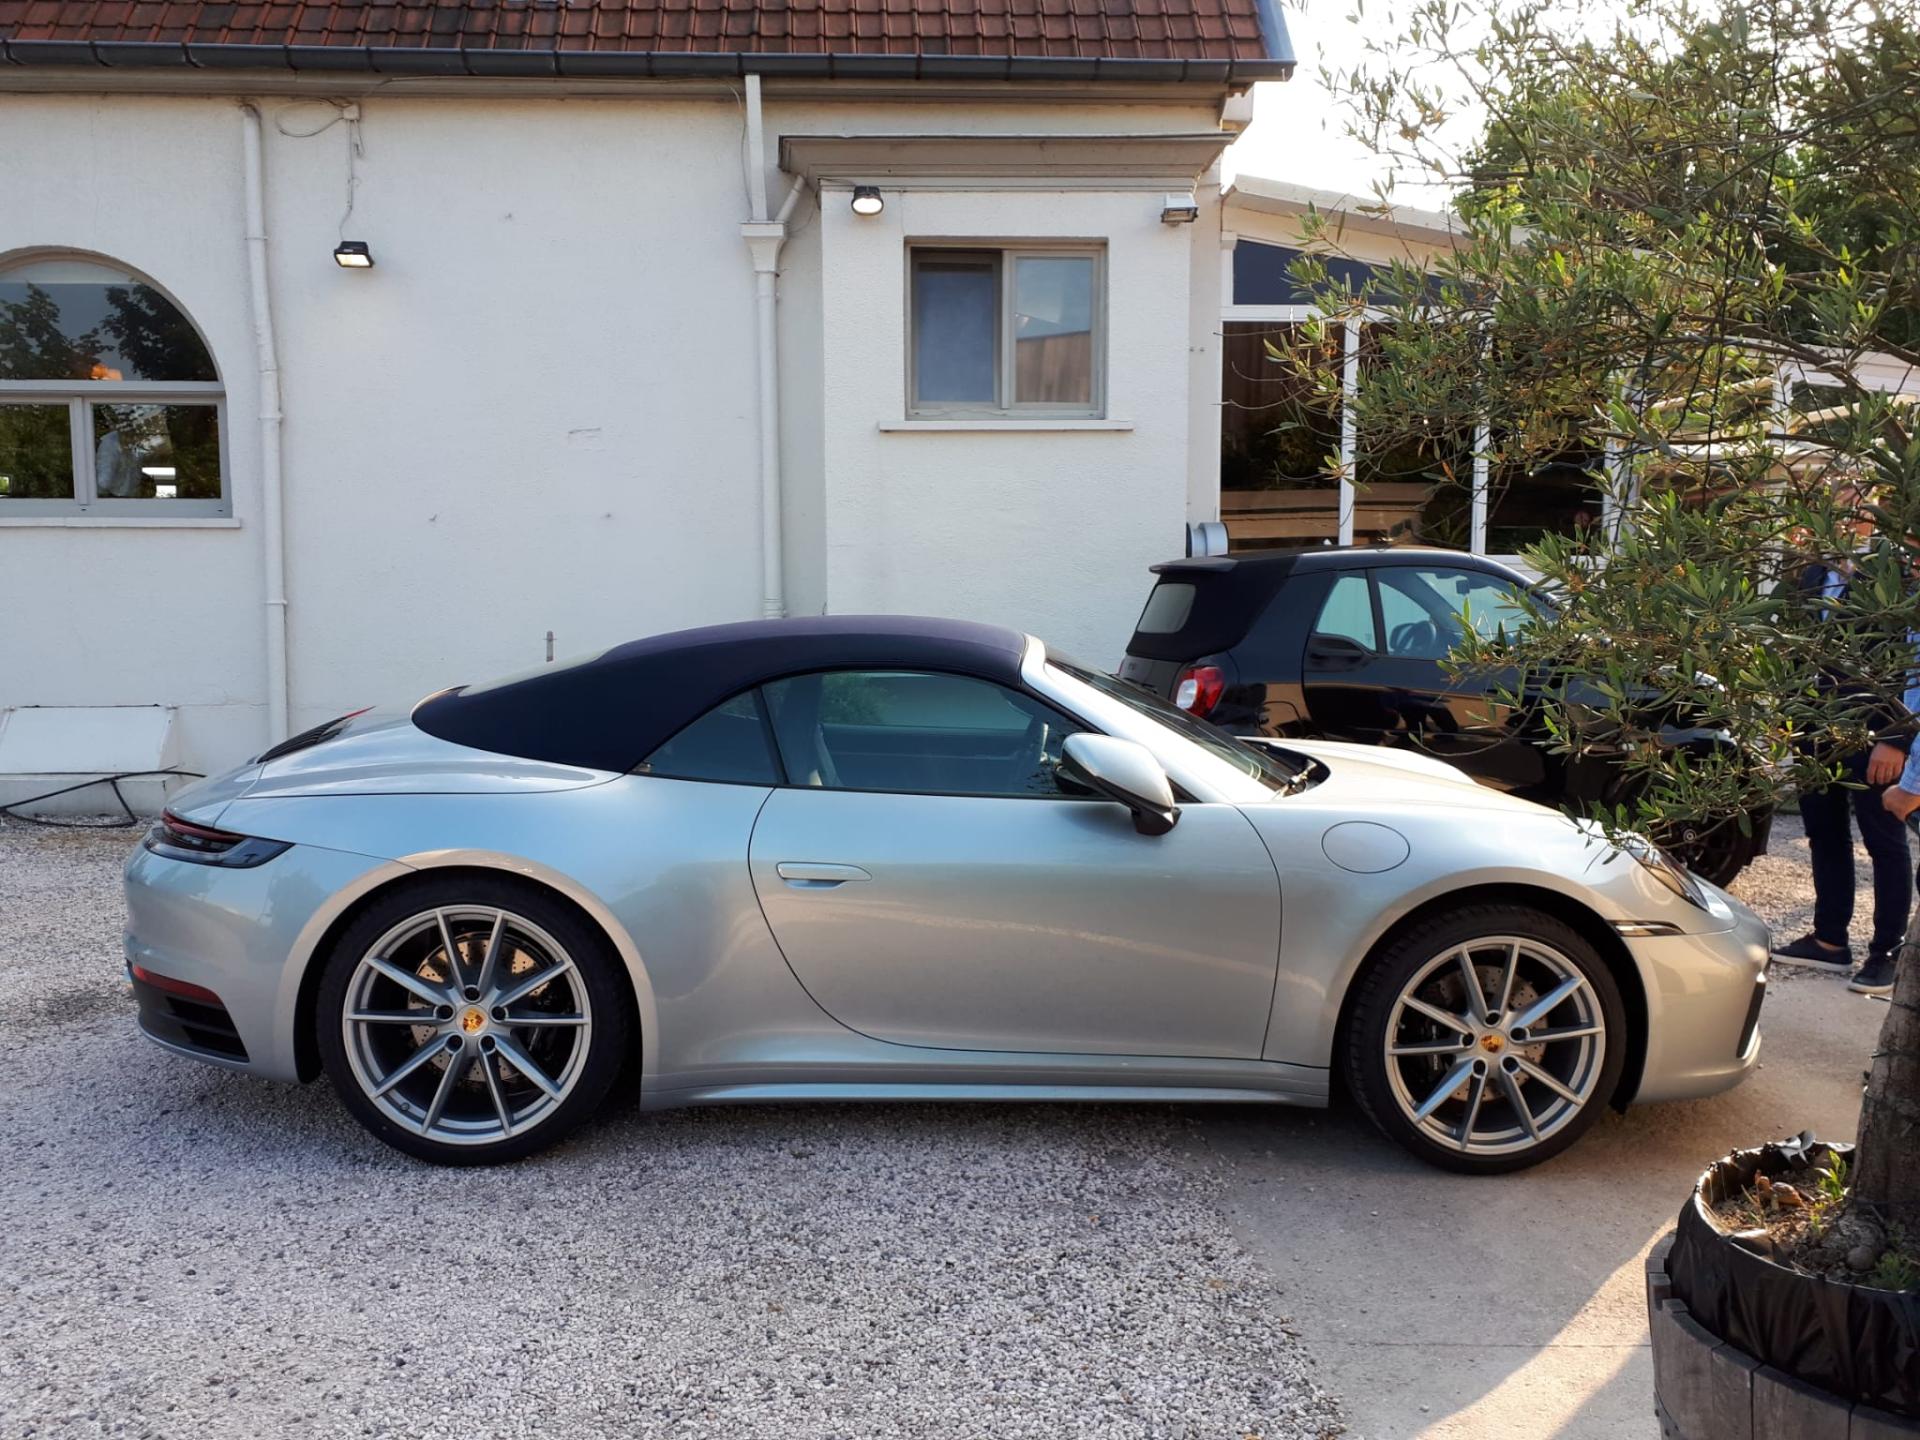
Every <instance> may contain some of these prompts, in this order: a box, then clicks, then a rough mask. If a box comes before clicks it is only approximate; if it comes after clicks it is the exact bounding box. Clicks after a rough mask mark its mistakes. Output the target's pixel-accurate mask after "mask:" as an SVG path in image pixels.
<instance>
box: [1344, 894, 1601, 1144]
mask: <svg viewBox="0 0 1920 1440" xmlns="http://www.w3.org/2000/svg"><path fill="white" fill-rule="evenodd" d="M1626 1013H1627V1012H1626V1004H1625V1001H1624V1000H1623V999H1622V997H1621V993H1620V982H1619V981H1618V980H1617V979H1616V978H1615V975H1614V972H1613V970H1612V969H1611V968H1610V967H1609V965H1608V962H1607V960H1606V959H1604V958H1603V955H1602V951H1601V950H1600V949H1599V948H1597V947H1596V946H1595V944H1594V943H1593V941H1591V940H1589V939H1588V938H1587V936H1586V934H1584V933H1582V931H1581V930H1579V929H1575V928H1574V926H1573V925H1572V924H1570V923H1569V921H1568V920H1567V919H1565V918H1562V917H1561V916H1559V915H1554V914H1548V913H1544V912H1542V911H1539V910H1535V909H1533V908H1532V907H1531V906H1528V905H1523V904H1504V903H1499V902H1491V903H1483V904H1478V905H1475V904H1468V905H1464V906H1462V907H1461V908H1459V909H1458V910H1455V911H1451V912H1443V913H1441V914H1438V915H1434V916H1431V917H1429V918H1426V919H1423V920H1421V921H1419V922H1417V923H1416V924H1414V925H1412V926H1410V927H1408V928H1406V929H1405V930H1403V931H1402V932H1400V933H1398V934H1396V935H1394V936H1392V937H1391V938H1390V939H1389V940H1388V941H1386V942H1384V943H1383V944H1382V945H1381V947H1380V948H1379V950H1378V951H1377V952H1376V953H1375V954H1374V955H1372V956H1370V957H1369V958H1368V961H1367V965H1366V968H1365V969H1364V970H1363V971H1362V972H1361V974H1360V976H1359V978H1358V979H1357V980H1356V981H1355V984H1354V994H1353V996H1352V999H1351V1005H1350V1010H1349V1015H1348V1018H1347V1020H1346V1021H1345V1022H1344V1024H1343V1034H1344V1038H1343V1041H1342V1060H1343V1068H1344V1069H1345V1072H1346V1079H1347V1089H1348V1092H1349V1093H1350V1094H1351V1095H1352V1096H1353V1097H1354V1099H1355V1100H1357V1101H1358V1102H1359V1104H1360V1107H1361V1109H1363V1110H1364V1111H1365V1112H1366V1113H1367V1115H1368V1117H1369V1118H1371V1119H1372V1120H1373V1122H1374V1124H1376V1125H1378V1126H1379V1127H1380V1128H1381V1129H1382V1130H1383V1131H1385V1132H1386V1133H1387V1135H1389V1136H1390V1137H1391V1138H1393V1139H1395V1140H1397V1141H1399V1142H1400V1143H1401V1144H1402V1145H1404V1146H1406V1147H1407V1149H1409V1150H1411V1151H1412V1152H1413V1153H1414V1154H1416V1155H1418V1156H1420V1157H1421V1158H1422V1159H1424V1160H1427V1161H1430V1162H1431V1163H1433V1164H1435V1165H1440V1166H1443V1167H1445V1168H1447V1169H1450V1170H1460V1171H1465V1172H1468V1173H1470V1174H1482V1175H1487V1174H1497V1173H1499V1172H1501V1171H1507V1170H1518V1169H1522V1168H1524V1167H1525V1166H1528V1165H1536V1164H1538V1163H1539V1162H1540V1161H1542V1160H1545V1159H1547V1158H1549V1157H1550V1156H1553V1155H1556V1154H1558V1153H1559V1152H1560V1151H1562V1150H1564V1149H1565V1148H1566V1147H1567V1146H1568V1145H1571V1144H1572V1143H1573V1142H1574V1141H1575V1140H1577V1139H1578V1138H1579V1137H1580V1135H1581V1134H1582V1133H1584V1132H1585V1130H1586V1129H1587V1127H1588V1126H1590V1125H1591V1124H1593V1122H1594V1121H1595V1120H1597V1119H1598V1118H1599V1116H1600V1113H1601V1111H1602V1110H1603V1109H1604V1108H1605V1107H1606V1105H1607V1104H1608V1103H1609V1102H1611V1101H1612V1100H1613V1099H1614V1098H1615V1094H1616V1092H1617V1091H1618V1090H1619V1088H1620V1083H1621V1073H1622V1071H1623V1069H1624V1067H1625V1063H1626V1051H1627V1040H1628V1037H1627V1034H1626Z"/></svg>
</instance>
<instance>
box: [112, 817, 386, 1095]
mask: <svg viewBox="0 0 1920 1440" xmlns="http://www.w3.org/2000/svg"><path fill="white" fill-rule="evenodd" d="M406 873H408V871H407V867H405V866H402V865H397V864H395V863H394V862H392V861H390V860H380V859H376V858H375V857H373V856H370V855H355V854H351V853H348V852H346V851H340V850H323V849H319V848H317V847H314V846H307V845H296V846H294V847H293V848H292V849H290V850H288V851H287V852H286V853H285V854H283V855H279V856H276V857H275V858H274V859H272V860H269V861H268V862H267V863H266V864H264V865H261V866H258V867H256V868H254V869H251V870H226V869H221V868H220V867H218V866H213V865H195V864H192V863H190V862H186V861H181V860H169V859H166V858H164V857H162V856H159V855H155V854H153V853H152V852H151V851H149V850H147V849H146V848H145V846H136V847H135V849H134V852H133V854H132V855H131V856H129V857H128V860H127V864H126V872H125V878H126V896H127V925H126V931H125V934H124V937H123V941H124V946H125V950H126V963H127V965H128V967H129V971H131V969H132V967H134V966H139V967H140V968H141V969H142V970H145V971H147V972H149V974H151V975H153V976H155V977H160V978H161V979H162V980H172V981H177V982H182V983H184V984H185V985H187V986H193V987H197V988H198V989H200V990H205V991H210V992H212V995H213V996H214V997H216V998H217V1001H218V1003H217V1004H213V1003H210V1002H208V1001H207V1000H206V999H205V998H204V997H201V998H198V999H196V998H192V997H189V996H184V995H181V994H179V993H176V992H173V991H169V990H168V989H167V988H166V987H165V986H164V985H156V984H150V983H145V982H143V981H141V980H140V979H139V978H138V977H135V981H134V993H135V996H136V998H137V999H138V1001H139V1005H140V1013H139V1023H140V1028H141V1030H142V1031H143V1032H144V1033H145V1034H146V1035H147V1037H148V1038H149V1039H151V1040H153V1041H154V1042H155V1043H156V1044H159V1045H161V1046H164V1047H165V1048H166V1049H169V1050H174V1051H177V1052H178V1053H180V1054H183V1055H190V1056H192V1057H193V1058H194V1059H196V1060H202V1061H205V1062H207V1063H208V1064H212V1065H219V1066H222V1067H224V1068H226V1069H232V1070H244V1071H247V1072H248V1073H250V1074H255V1075H263V1076H266V1077H268V1078H270V1079H275V1080H295V1079H298V1078H300V1065H299V1059H298V1048H299V1047H298V1045H297V1043H296V1033H297V1025H296V1016H297V1013H298V1010H299V1001H300V980H301V976H302V974H303V973H304V971H305V968H306V963H307V960H308V958H309V957H310V956H311V955H312V953H313V951H314V949H315V947H316V946H317V945H318V943H319V941H320V938H321V937H322V936H323V935H324V934H325V932H326V929H327V927H328V926H329V925H330V924H331V923H332V922H333V920H335V919H337V918H338V917H339V915H340V914H341V913H342V912H343V911H344V910H345V909H346V908H347V906H348V905H350V904H351V903H352V902H353V900H354V899H355V898H357V897H358V896H360V895H362V894H365V893H366V892H367V891H368V890H369V889H371V888H373V887H374V886H375V885H377V884H379V883H380V882H381V881H382V880H384V879H386V878H388V877H389V876H397V875H404V874H406Z"/></svg>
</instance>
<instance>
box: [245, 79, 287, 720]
mask: <svg viewBox="0 0 1920 1440" xmlns="http://www.w3.org/2000/svg"><path fill="white" fill-rule="evenodd" d="M240 119H241V131H240V134H241V139H242V142H243V147H244V154H245V170H246V205H247V214H246V220H247V284H248V292H249V295H248V298H249V301H250V303H251V308H252V311H253V349H254V361H255V364H256V365H257V367H258V369H259V382H260V394H259V406H260V545H261V551H262V557H263V559H264V561H265V567H266V591H267V598H266V611H267V616H266V619H267V731H268V734H267V739H268V741H269V742H273V741H279V740H284V739H285V738H286V737H287V730H288V724H287V573H286V572H287V545H286V528H285V522H284V520H283V519H282V515H281V498H282V497H281V484H280V361H279V357H278V353H277V351H276V350H275V347H274V343H273V306H272V304H271V302H270V301H269V299H268V295H267V206H266V162H265V159H264V158H263V152H262V149H261V144H260V112H259V110H257V109H256V108H255V107H254V106H252V105H251V104H243V105H242V106H241V107H240Z"/></svg>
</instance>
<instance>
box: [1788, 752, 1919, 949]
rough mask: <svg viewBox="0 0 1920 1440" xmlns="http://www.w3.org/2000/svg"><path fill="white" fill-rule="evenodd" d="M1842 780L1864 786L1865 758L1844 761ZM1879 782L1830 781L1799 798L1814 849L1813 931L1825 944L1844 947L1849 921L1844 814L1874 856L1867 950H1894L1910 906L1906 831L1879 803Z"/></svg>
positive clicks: (1849, 864)
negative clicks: (1843, 783) (1870, 934)
mask: <svg viewBox="0 0 1920 1440" xmlns="http://www.w3.org/2000/svg"><path fill="white" fill-rule="evenodd" d="M1844 774H1845V775H1846V778H1847V779H1849V780H1851V781H1853V782H1854V783H1855V784H1865V782H1866V777H1867V757H1866V755H1865V754H1864V753H1861V754H1857V755H1854V756H1853V757H1851V758H1850V759H1849V760H1848V761H1847V762H1846V764H1845V767H1844ZM1886 788H1887V787H1886V786H1884V785H1869V786H1867V788H1866V789H1864V790H1852V789H1848V788H1846V787H1844V786H1840V785H1830V786H1828V787H1827V788H1826V789H1824V790H1809V791H1808V792H1807V793H1806V794H1804V795H1802V796H1801V797H1800V818H1801V820H1802V821H1803V822H1805V824H1806V827H1807V847H1808V848H1809V849H1810V850H1812V851H1813V933H1814V935H1815V937H1816V938H1818V939H1821V940H1824V941H1826V942H1827V943H1828V944H1829V945H1845V944H1846V943H1847V929H1848V927H1849V926H1850V925H1852V923H1853V834H1852V830H1851V827H1850V826H1849V825H1848V823H1847V812H1848V811H1849V810H1851V811H1852V812H1853V822H1854V824H1857V825H1858V826H1859V827H1860V840H1861V843H1862V844H1864V845H1865V846H1866V847H1867V854H1868V855H1869V856H1870V857H1872V860H1873V940H1872V943H1871V948H1872V949H1873V950H1874V951H1876V952H1878V951H1887V952H1889V953H1891V952H1892V951H1894V950H1896V949H1898V948H1899V945H1900V941H1901V939H1902V938H1903V937H1904V936H1905V935H1906V932H1907V911H1908V910H1909V909H1910V908H1911V907H1912V905H1913V864H1912V861H1911V860H1910V859H1909V858H1908V855H1907V829H1906V826H1904V825H1902V824H1901V823H1900V822H1899V821H1898V820H1896V819H1894V818H1893V816H1891V815H1889V814H1888V813H1887V812H1886V809H1885V808H1884V807H1883V806H1882V805H1881V804H1880V796H1881V794H1882V793H1883V792H1884V791H1885V790H1886Z"/></svg>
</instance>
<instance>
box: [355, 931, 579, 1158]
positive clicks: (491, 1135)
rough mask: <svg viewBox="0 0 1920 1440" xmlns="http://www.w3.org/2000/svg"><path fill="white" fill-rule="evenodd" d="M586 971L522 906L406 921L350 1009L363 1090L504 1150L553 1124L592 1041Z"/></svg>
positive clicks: (463, 1137) (443, 1135)
mask: <svg viewBox="0 0 1920 1440" xmlns="http://www.w3.org/2000/svg"><path fill="white" fill-rule="evenodd" d="M593 1021H594V1016H593V1002H592V999H591V997H590V996H589V994H588V989H587V984H586V980H585V977H584V975H583V974H582V972H581V970H580V967H579V966H578V964H577V963H576V962H575V959H574V957H573V956H572V955H571V954H569V953H568V951H567V949H566V948H565V947H564V946H563V945H561V943H560V942H559V941H558V940H556V939H555V938H554V937H553V935H552V934H551V933H549V932H548V931H547V930H546V929H543V928H542V927H541V926H540V925H538V924H536V923H534V922H533V921H532V920H530V919H528V918H526V917H525V916H523V915H520V914H516V913H515V912H514V911H512V910H508V909H503V908H498V907H492V906H478V905H447V906H437V907H435V908H433V909H429V910H422V911H420V912H419V913H417V914H413V915H410V916H409V917H407V918H406V919H404V920H401V921H400V922H399V923H398V924H396V925H393V926H392V927H391V928H389V929H388V930H387V931H386V932H385V933H384V934H382V935H381V936H380V937H379V938H378V939H376V940H375V941H374V942H373V943H372V945H370V946H369V947H367V948H366V950H365V952H364V953H363V954H362V955H361V956H360V958H359V961H358V964H357V965H356V966H355V968H354V970H353V972H352V974H351V975H350V976H349V977H348V980H347V984H346V995H345V1002H344V1004H343V1005H342V1007H341V1011H340V1027H341V1040H342V1042H343V1044H344V1048H345V1054H346V1060H347V1063H348V1065H349V1067H350V1068H351V1070H352V1074H353V1078H354V1080H355V1081H356V1082H357V1084H358V1085H359V1088H360V1091H361V1094H362V1095H363V1096H364V1097H365V1099H366V1100H367V1102H368V1103H370V1104H371V1105H372V1106H373V1107H374V1108H375V1109H377V1110H378V1111H379V1112H380V1113H381V1115H383V1116H384V1117H385V1118H387V1119H388V1120H391V1121H392V1122H393V1123H394V1124H395V1125H397V1126H400V1127H402V1128H403V1129H405V1130H407V1131H410V1132H412V1133H413V1134H415V1135H418V1136H420V1137H422V1138H423V1139H425V1140H427V1141H430V1142H434V1143H436V1144H440V1145H456V1146H482V1145H493V1144H498V1143H499V1142H502V1141H505V1140H508V1139H511V1138H512V1137H514V1136H517V1135H521V1134H524V1133H525V1132H527V1131H529V1130H531V1129H533V1128H535V1127H537V1126H539V1125H541V1124H542V1123H543V1122H544V1121H546V1120H547V1119H548V1118H549V1117H551V1116H552V1115H553V1113H554V1112H555V1111H557V1110H558V1109H559V1108H560V1107H561V1105H562V1104H564V1103H565V1101H566V1099H567V1097H568V1095H569V1094H571V1093H572V1091H573V1089H574V1087H575V1086H576V1085H577V1084H579V1082H580V1078H581V1075H582V1073H583V1072H584V1071H585V1069H586V1066H587V1060H588V1057H589V1055H590V1054H591V1053H592V1045H593Z"/></svg>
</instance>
